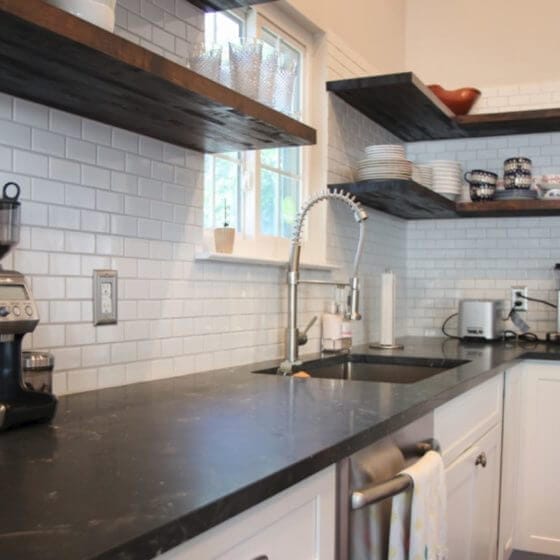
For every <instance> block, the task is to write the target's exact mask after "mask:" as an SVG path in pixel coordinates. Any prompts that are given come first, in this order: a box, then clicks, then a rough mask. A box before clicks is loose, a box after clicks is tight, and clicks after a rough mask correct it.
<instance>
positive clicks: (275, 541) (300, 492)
mask: <svg viewBox="0 0 560 560" xmlns="http://www.w3.org/2000/svg"><path fill="white" fill-rule="evenodd" d="M334 535H335V467H334V466H333V467H329V468H327V469H325V470H324V471H321V472H320V473H317V474H316V475H313V476H311V477H309V478H308V479H305V480H303V481H302V482H300V483H299V484H296V485H295V486H293V487H292V488H288V489H287V490H285V491H284V492H282V493H280V494H278V495H277V496H274V497H272V498H269V499H268V500H266V501H265V502H263V503H262V504H259V505H257V506H255V507H253V508H251V509H250V510H248V511H246V512H243V513H241V514H239V515H237V516H236V517H234V518H232V519H230V520H228V521H226V522H224V523H222V524H221V525H218V526H217V527H214V528H213V529H210V530H209V531H207V532H206V533H203V534H202V535H199V536H198V537H196V538H194V539H192V540H191V541H188V542H186V543H184V544H183V545H180V546H178V547H177V548H174V549H172V550H170V551H169V552H167V554H164V555H163V556H159V557H158V558H161V560H256V559H259V560H260V559H262V560H265V559H266V560H286V559H287V558H289V559H290V560H334V547H335V540H334Z"/></svg>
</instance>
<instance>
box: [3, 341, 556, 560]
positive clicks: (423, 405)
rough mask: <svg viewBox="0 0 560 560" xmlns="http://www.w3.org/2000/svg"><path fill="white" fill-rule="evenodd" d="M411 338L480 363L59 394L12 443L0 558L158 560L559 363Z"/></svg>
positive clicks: (519, 349)
mask: <svg viewBox="0 0 560 560" xmlns="http://www.w3.org/2000/svg"><path fill="white" fill-rule="evenodd" d="M404 342H405V350H404V351H399V352H394V353H395V354H397V355H399V356H415V357H420V356H424V357H430V358H438V359H439V358H450V359H463V360H470V363H468V364H465V365H462V366H460V367H458V368H455V369H452V370H449V371H446V372H444V373H441V374H438V375H436V376H434V377H431V378H429V379H426V380H424V381H420V382H418V383H414V384H412V385H397V384H389V383H384V384H381V383H370V382H359V381H338V380H329V379H307V380H306V379H290V378H285V377H279V376H274V375H256V374H252V373H251V371H253V370H254V369H257V368H260V367H263V366H266V365H267V364H258V365H255V366H244V367H239V368H233V369H226V370H219V371H214V372H207V373H202V374H195V375H190V376H185V377H180V378H175V379H170V380H164V381H155V382H150V383H144V384H137V385H131V386H127V387H121V388H115V389H105V390H101V391H95V392H90V393H83V394H79V395H71V396H67V397H63V398H61V399H60V404H59V411H58V414H57V417H56V419H55V422H54V424H53V425H52V426H46V425H42V426H32V427H28V428H22V429H19V430H14V431H12V432H7V433H4V434H2V435H0V481H1V483H0V484H1V493H0V494H1V503H2V506H1V507H0V558H1V559H2V560H20V559H22V560H54V559H56V560H60V559H64V560H94V559H95V560H108V559H111V560H114V559H119V560H121V559H122V560H125V559H126V560H147V559H149V558H152V557H154V556H156V554H158V553H161V552H163V551H165V550H168V549H170V548H173V547H174V546H177V545H178V544H180V543H182V542H184V541H186V540H188V539H189V538H191V537H193V536H195V535H197V534H199V533H201V532H203V531H205V530H207V529H209V528H211V527H213V526H215V525H217V524H218V523H220V522H222V521H224V520H226V519H228V518H230V517H232V516H233V515H235V514H237V513H239V512H241V511H243V510H245V509H247V508H249V507H251V506H253V505H255V504H257V503H258V502H260V501H262V500H264V499H266V498H268V497H270V496H272V495H274V494H275V493H277V492H279V491H281V490H283V489H285V488H287V487H289V486H291V485H292V484H294V483H296V482H298V481H300V480H302V479H303V478H305V477H307V476H309V475H311V474H312V473H315V472H317V471H319V470H321V469H323V468H325V467H327V466H328V465H331V464H333V463H335V462H337V461H339V460H340V459H342V458H344V457H346V456H348V455H350V454H351V453H353V452H355V451H357V450H358V449H360V448H362V447H364V446H366V445H368V444H369V443H372V442H374V441H376V440H377V439H379V438H381V437H383V436H385V435H387V434H388V433H391V432H392V431H394V430H396V429H398V428H400V427H402V426H404V425H406V424H408V423H409V422H411V421H413V420H415V419H417V418H419V417H420V416H422V415H423V414H425V413H427V412H429V411H431V410H433V409H434V408H436V407H437V406H439V405H441V404H442V403H444V402H446V401H448V400H450V399H451V398H453V397H455V396H457V395H459V394H460V393H462V392H464V391H466V390H468V389H470V388H471V387H474V386H475V385H477V384H479V383H481V382H483V381H484V380H486V379H488V378H490V377H491V376H492V375H495V374H496V373H497V372H500V371H503V370H504V369H506V367H508V366H509V365H511V364H512V363H513V362H515V361H516V360H518V359H521V358H538V359H560V348H557V347H556V348H555V347H550V348H547V347H546V346H544V345H538V346H530V347H529V346H518V345H515V344H502V343H499V344H487V345H484V344H474V345H473V344H468V345H467V344H462V343H458V342H457V341H455V340H446V341H443V340H441V339H422V338H409V339H404ZM354 352H355V353H366V352H367V353H372V354H373V353H376V351H373V350H368V349H367V347H366V346H364V347H358V348H356V349H354ZM377 353H378V352H377ZM384 354H385V355H386V354H387V353H386V352H385V353H384ZM268 365H270V364H268Z"/></svg>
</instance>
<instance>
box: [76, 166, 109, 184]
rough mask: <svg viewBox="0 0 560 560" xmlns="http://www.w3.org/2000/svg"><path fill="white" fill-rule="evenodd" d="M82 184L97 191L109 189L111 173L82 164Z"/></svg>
mask: <svg viewBox="0 0 560 560" xmlns="http://www.w3.org/2000/svg"><path fill="white" fill-rule="evenodd" d="M82 184H83V185H85V186H88V187H97V188H98V189H109V188H110V186H111V172H110V171H109V170H108V169H102V168H101V167H95V166H93V165H86V164H82Z"/></svg>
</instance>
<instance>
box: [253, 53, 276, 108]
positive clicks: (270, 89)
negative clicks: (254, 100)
mask: <svg viewBox="0 0 560 560" xmlns="http://www.w3.org/2000/svg"><path fill="white" fill-rule="evenodd" d="M278 54H279V53H278V51H277V50H276V49H275V48H273V47H272V46H271V45H268V44H267V43H263V51H262V60H261V72H260V77H259V98H258V99H259V101H260V102H261V103H264V104H265V105H268V106H269V107H274V88H275V85H276V72H277V70H278Z"/></svg>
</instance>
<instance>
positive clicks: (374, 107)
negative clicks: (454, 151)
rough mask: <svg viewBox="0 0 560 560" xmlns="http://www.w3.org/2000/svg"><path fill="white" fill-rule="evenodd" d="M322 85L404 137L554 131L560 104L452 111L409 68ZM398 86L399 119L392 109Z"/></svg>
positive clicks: (559, 119)
mask: <svg viewBox="0 0 560 560" xmlns="http://www.w3.org/2000/svg"><path fill="white" fill-rule="evenodd" d="M327 91H330V92H332V93H333V94H335V95H337V96H338V97H340V98H341V99H343V100H344V101H346V102H347V103H349V104H350V105H351V106H352V107H354V108H355V109H357V110H358V111H360V112H361V113H362V114H364V115H365V116H366V117H368V118H370V119H371V120H373V121H374V122H378V124H380V125H381V126H385V128H386V129H387V130H388V131H389V132H392V133H393V134H395V135H396V136H397V137H399V138H400V139H401V140H404V141H406V142H416V141H426V140H428V141H429V140H444V139H453V138H480V137H485V136H503V135H510V134H531V133H539V132H553V131H560V108H550V109H533V110H528V111H510V112H502V113H480V114H474V115H454V114H453V113H452V112H451V111H450V110H449V109H448V108H447V107H446V106H445V105H444V104H443V103H442V102H441V101H440V100H439V99H438V98H437V97H436V96H435V95H434V94H433V93H432V92H431V90H430V89H428V87H427V86H426V85H425V84H424V83H422V81H421V80H420V79H419V78H418V77H417V76H416V75H415V74H414V73H413V72H401V73H398V74H385V75H379V76H368V77H362V78H352V79H349V80H337V81H331V82H327ZM399 91H401V93H400V95H401V97H402V104H403V105H404V107H405V109H406V110H405V111H404V113H403V114H404V119H403V117H402V115H401V116H399V114H398V111H395V101H396V100H395V95H397V96H398V95H399V93H396V92H399ZM366 94H367V96H366ZM364 96H366V97H365V99H364ZM368 96H369V98H371V99H374V100H375V101H371V102H369V101H368ZM409 100H410V103H412V105H409V106H408V107H407V102H408V101H409ZM414 109H415V110H414ZM388 111H392V112H393V113H394V117H393V116H388V115H387V112H388ZM376 117H377V118H376ZM416 117H418V118H416ZM420 118H422V119H424V121H422V122H423V124H422V125H419V121H418V119H420Z"/></svg>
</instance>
